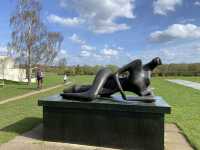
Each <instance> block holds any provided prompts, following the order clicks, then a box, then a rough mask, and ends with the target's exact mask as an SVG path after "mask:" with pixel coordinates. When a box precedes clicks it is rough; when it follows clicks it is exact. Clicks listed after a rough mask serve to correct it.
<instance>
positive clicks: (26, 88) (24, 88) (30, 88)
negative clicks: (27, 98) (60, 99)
mask: <svg viewBox="0 0 200 150" xmlns="http://www.w3.org/2000/svg"><path fill="white" fill-rule="evenodd" d="M17 89H23V90H38V88H37V87H28V86H27V87H19V88H17Z"/></svg>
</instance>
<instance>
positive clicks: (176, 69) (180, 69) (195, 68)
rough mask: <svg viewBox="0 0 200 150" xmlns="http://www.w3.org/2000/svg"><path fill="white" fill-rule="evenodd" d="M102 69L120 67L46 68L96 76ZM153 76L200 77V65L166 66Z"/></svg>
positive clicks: (48, 70)
mask: <svg viewBox="0 0 200 150" xmlns="http://www.w3.org/2000/svg"><path fill="white" fill-rule="evenodd" d="M102 67H108V68H110V69H111V70H112V71H113V72H115V71H116V70H117V69H118V68H119V67H118V66H116V65H107V66H101V65H96V66H88V65H84V66H80V65H76V66H64V65H61V66H46V67H45V71H46V72H54V73H57V74H59V75H63V74H67V75H95V74H96V73H97V71H98V70H99V69H100V68H102ZM152 75H153V76H200V63H194V64H164V65H161V66H158V67H157V68H156V69H155V70H154V71H153V74H152Z"/></svg>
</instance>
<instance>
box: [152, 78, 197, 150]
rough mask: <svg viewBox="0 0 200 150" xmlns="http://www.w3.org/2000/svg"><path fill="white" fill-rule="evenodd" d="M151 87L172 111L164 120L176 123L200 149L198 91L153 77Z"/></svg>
mask: <svg viewBox="0 0 200 150" xmlns="http://www.w3.org/2000/svg"><path fill="white" fill-rule="evenodd" d="M177 78H178V77H177ZM152 87H154V88H155V91H154V92H155V93H156V95H159V96H162V97H163V98H164V99H165V100H166V101H167V102H168V103H169V104H170V105H171V106H172V113H171V114H169V115H167V117H166V121H167V122H169V123H176V124H177V125H178V127H179V128H180V129H181V130H182V131H183V133H184V134H185V136H186V137H187V139H188V140H189V142H190V143H191V145H192V146H193V147H195V148H196V149H199V150H200V111H199V110H200V91H199V90H195V89H192V88H189V87H185V86H182V85H178V84H175V83H171V82H168V81H166V80H164V78H154V79H153V81H152Z"/></svg>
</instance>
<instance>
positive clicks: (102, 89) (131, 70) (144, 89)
mask: <svg viewBox="0 0 200 150" xmlns="http://www.w3.org/2000/svg"><path fill="white" fill-rule="evenodd" d="M161 64H162V62H161V59H160V58H159V57H156V58H154V59H153V60H152V61H150V62H149V63H147V64H145V65H142V61H141V60H140V59H137V60H134V61H132V62H131V63H129V64H127V65H125V66H124V67H122V68H119V69H118V70H117V71H116V72H115V73H112V72H111V70H110V69H108V68H103V69H101V70H99V72H98V73H97V75H96V77H95V79H94V81H93V84H92V85H74V86H72V87H70V88H67V89H64V91H63V93H62V94H61V96H62V97H63V98H67V99H72V100H73V99H74V100H79V101H92V100H94V99H96V98H97V97H110V96H111V95H113V94H115V93H117V92H120V93H121V96H122V98H123V99H124V100H129V99H127V97H126V95H125V92H124V91H130V92H133V93H135V94H137V95H138V96H140V97H142V99H143V100H144V101H146V100H149V101H151V102H152V101H153V98H152V97H153V92H152V91H151V89H150V88H149V85H150V78H151V72H152V71H153V70H154V68H156V67H157V66H158V65H161ZM122 75H123V76H122ZM150 97H151V98H150Z"/></svg>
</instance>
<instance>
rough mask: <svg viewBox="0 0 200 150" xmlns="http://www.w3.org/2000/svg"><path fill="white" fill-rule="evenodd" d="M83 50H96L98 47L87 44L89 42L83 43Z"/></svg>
mask: <svg viewBox="0 0 200 150" xmlns="http://www.w3.org/2000/svg"><path fill="white" fill-rule="evenodd" d="M81 50H83V51H94V50H96V48H95V47H93V46H90V45H87V44H83V45H81Z"/></svg>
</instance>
